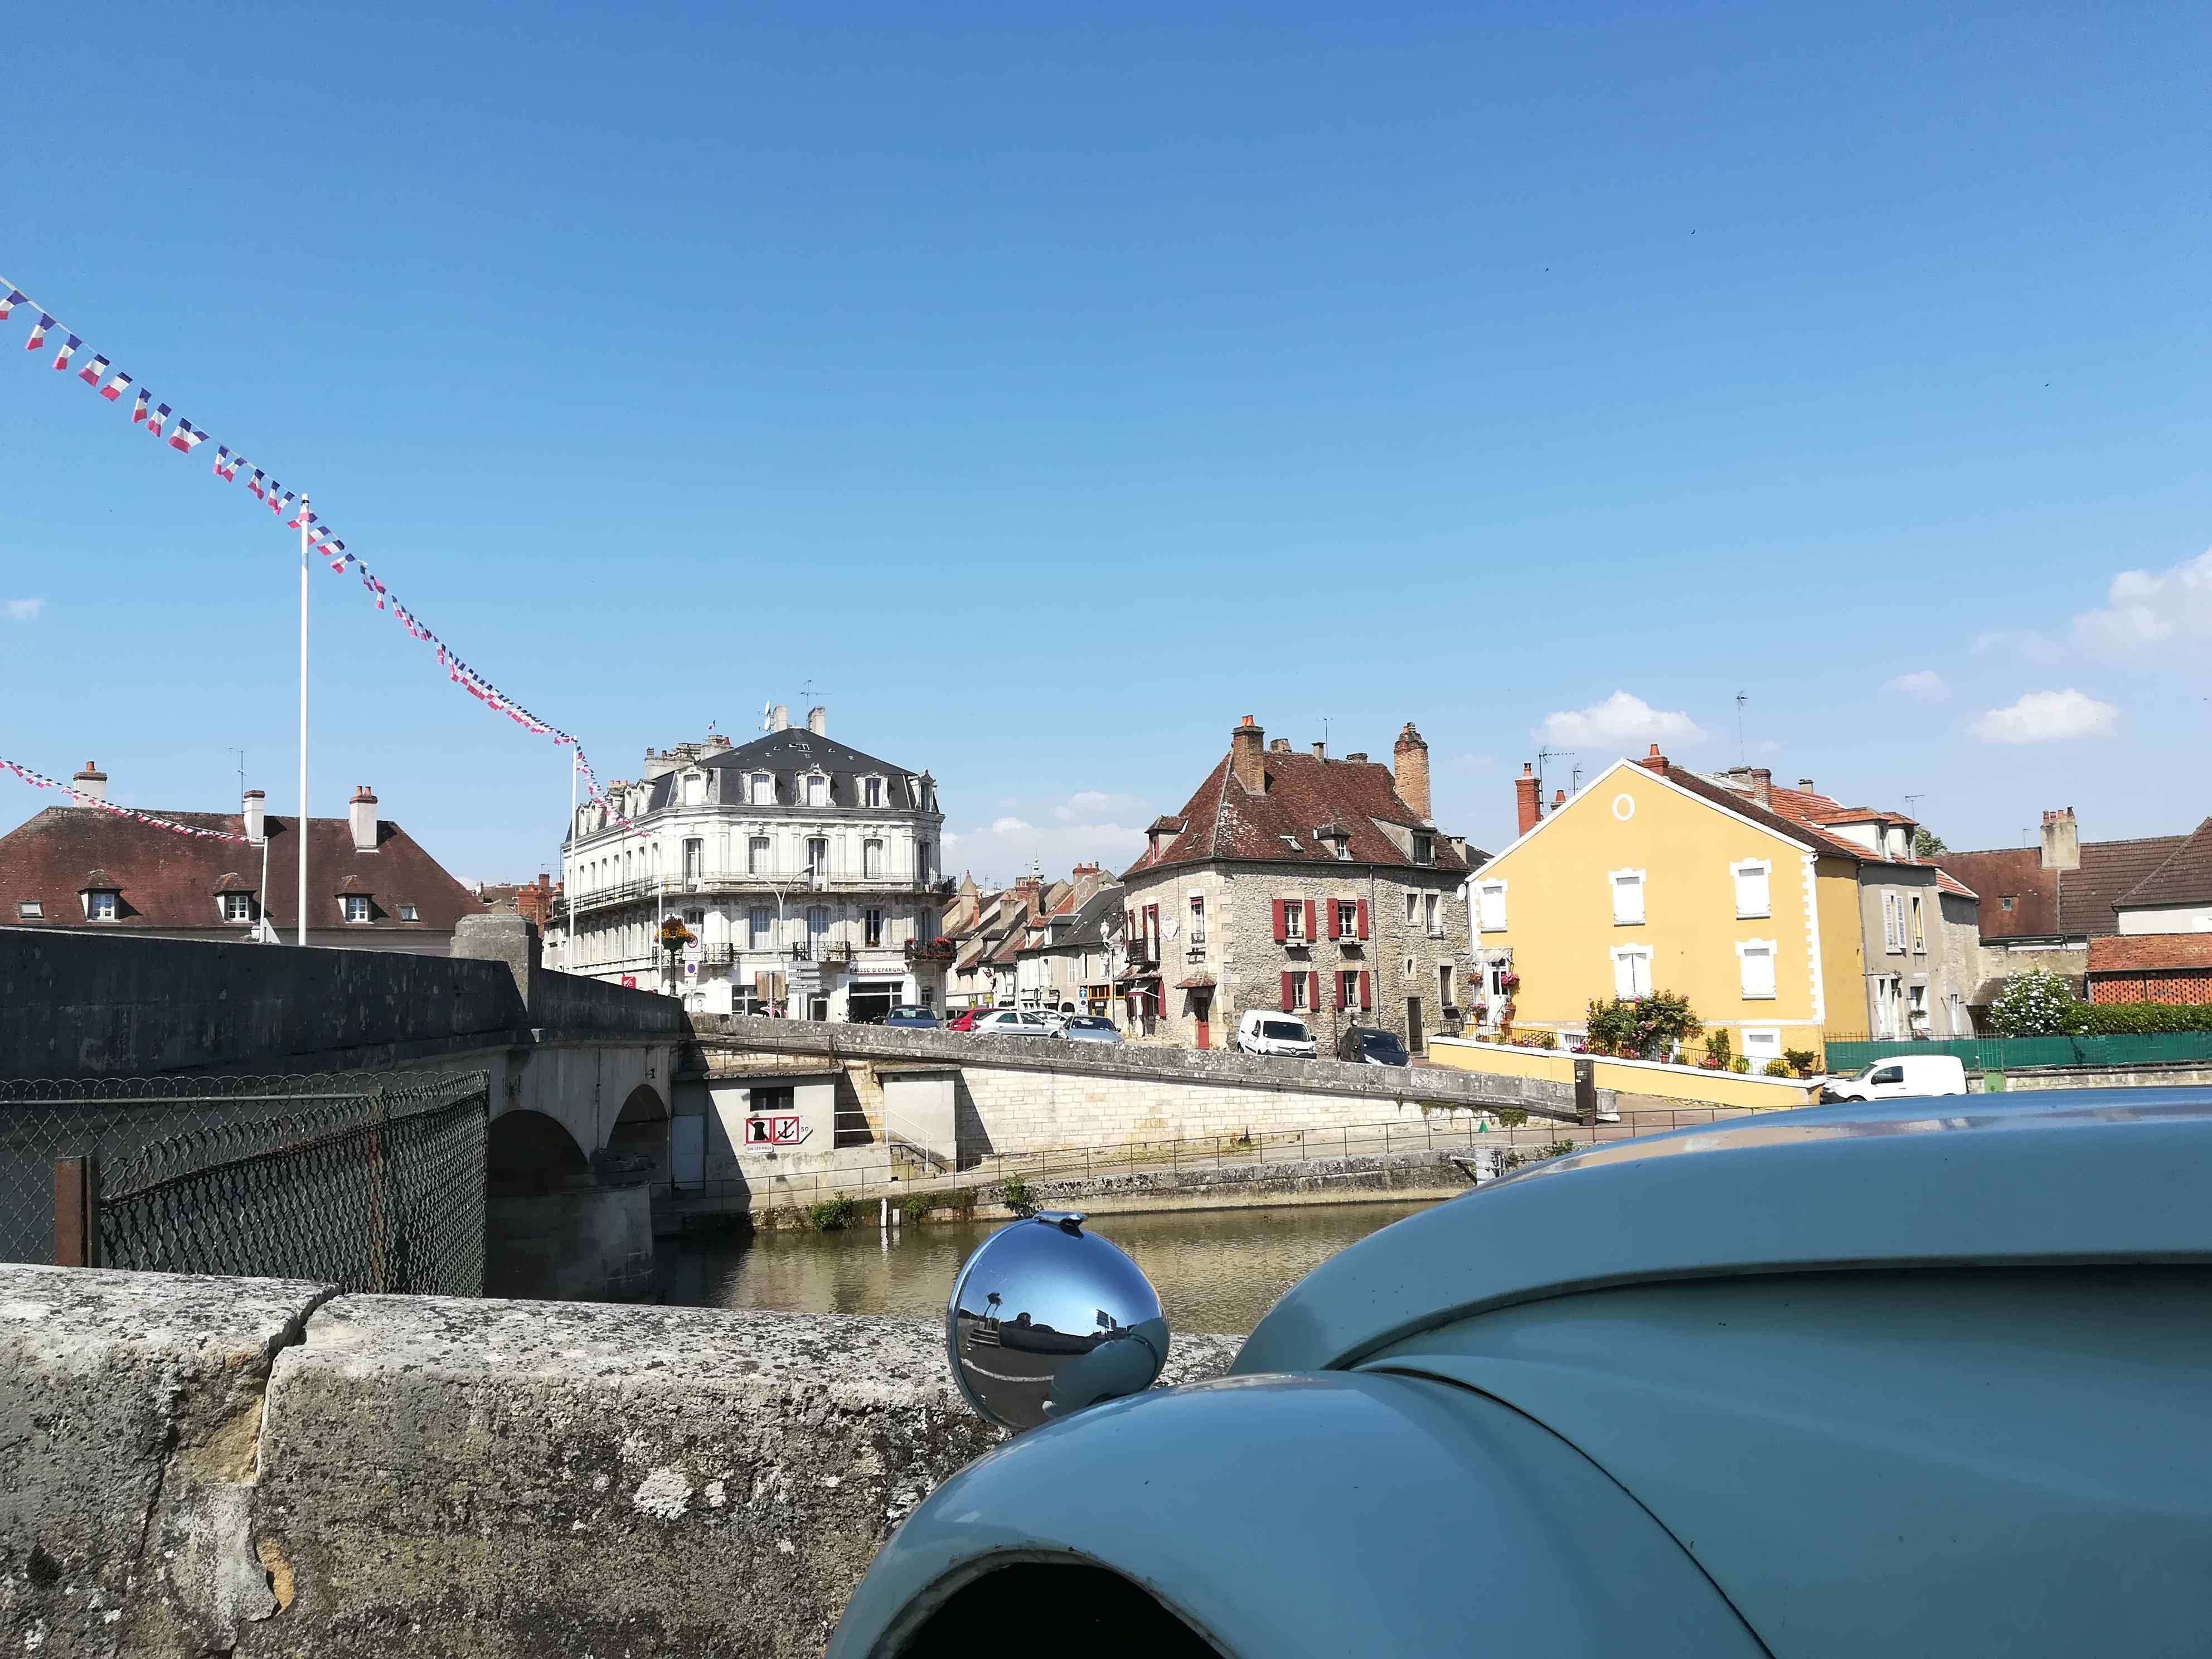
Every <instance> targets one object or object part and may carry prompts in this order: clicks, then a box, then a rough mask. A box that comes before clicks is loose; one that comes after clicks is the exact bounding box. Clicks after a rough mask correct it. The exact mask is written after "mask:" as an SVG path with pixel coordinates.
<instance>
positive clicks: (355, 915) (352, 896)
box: [339, 893, 368, 921]
mask: <svg viewBox="0 0 2212 1659" xmlns="http://www.w3.org/2000/svg"><path fill="white" fill-rule="evenodd" d="M339 903H340V906H341V908H343V911H344V913H345V919H346V920H347V921H368V897H367V896H365V895H363V894H360V893H348V894H346V895H345V896H343V898H342V899H341V900H340V901H339Z"/></svg>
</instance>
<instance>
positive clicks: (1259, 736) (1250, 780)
mask: <svg viewBox="0 0 2212 1659" xmlns="http://www.w3.org/2000/svg"><path fill="white" fill-rule="evenodd" d="M1266 744H1267V731H1266V728H1265V727H1263V726H1259V725H1256V724H1255V722H1254V721H1253V719H1252V717H1251V716H1250V715H1249V714H1247V715H1246V716H1245V717H1244V720H1243V724H1242V725H1241V726H1237V728H1236V729H1235V730H1234V731H1232V732H1230V734H1229V771H1230V775H1231V776H1233V777H1234V778H1235V779H1236V780H1237V782H1239V783H1241V784H1243V786H1244V789H1245V793H1248V794H1253V795H1257V794H1261V793H1265V792H1266V790H1267V761H1266V758H1265V753H1266Z"/></svg>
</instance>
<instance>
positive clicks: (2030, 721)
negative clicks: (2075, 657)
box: [1966, 687, 2120, 744]
mask: <svg viewBox="0 0 2212 1659" xmlns="http://www.w3.org/2000/svg"><path fill="white" fill-rule="evenodd" d="M2119 719H2120V711H2119V710H2118V709H2117V708H2114V707H2112V704H2111V703H2108V702H2098V701H2097V700H2096V699H2095V698H2094V697H2092V696H2087V695H2085V694H2084V693H2082V692H2080V691H2076V690H2073V689H2072V688H2071V687H2069V688H2068V689H2067V690H2063V691H2031V692H2029V693H2028V694H2027V696H2024V697H2022V698H2021V700H2020V701H2019V702H2016V703H2014V704H2012V705H2011V706H2010V707H2008V708H1992V709H1990V711H1989V712H1988V713H1986V714H1981V715H1978V716H1977V717H1976V718H1975V720H1973V722H1972V724H1971V725H1969V726H1967V727H1966V731H1967V733H1968V735H1969V736H1972V737H1975V738H1980V739H1981V740H1982V741H1983V742H1984V743H2010V744H2021V743H2059V742H2063V740H2065V739H2066V738H2109V737H2111V736H2112V733H2113V732H2114V731H2115V730H2116V729H2117V728H2118V725H2119Z"/></svg>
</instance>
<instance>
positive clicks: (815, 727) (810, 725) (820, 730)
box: [806, 703, 829, 738]
mask: <svg viewBox="0 0 2212 1659" xmlns="http://www.w3.org/2000/svg"><path fill="white" fill-rule="evenodd" d="M806 729H807V730H808V731H810V732H812V733H813V734H814V735H815V736H816V737H817V738H826V737H828V736H829V710H828V709H827V708H823V706H822V705H821V704H820V703H817V704H815V705H814V707H813V708H810V709H808V710H807V711H806Z"/></svg>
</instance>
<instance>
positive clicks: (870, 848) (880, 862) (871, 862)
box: [860, 840, 884, 881]
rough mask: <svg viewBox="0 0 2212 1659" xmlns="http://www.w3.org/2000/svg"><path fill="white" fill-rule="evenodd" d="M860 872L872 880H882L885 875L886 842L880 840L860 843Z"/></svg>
mask: <svg viewBox="0 0 2212 1659" xmlns="http://www.w3.org/2000/svg"><path fill="white" fill-rule="evenodd" d="M860 873H861V874H862V875H863V876H865V877H866V878H868V879H869V880H870V881H881V880H882V879H883V876H884V844H883V842H879V841H873V840H871V841H864V842H861V843H860Z"/></svg>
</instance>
